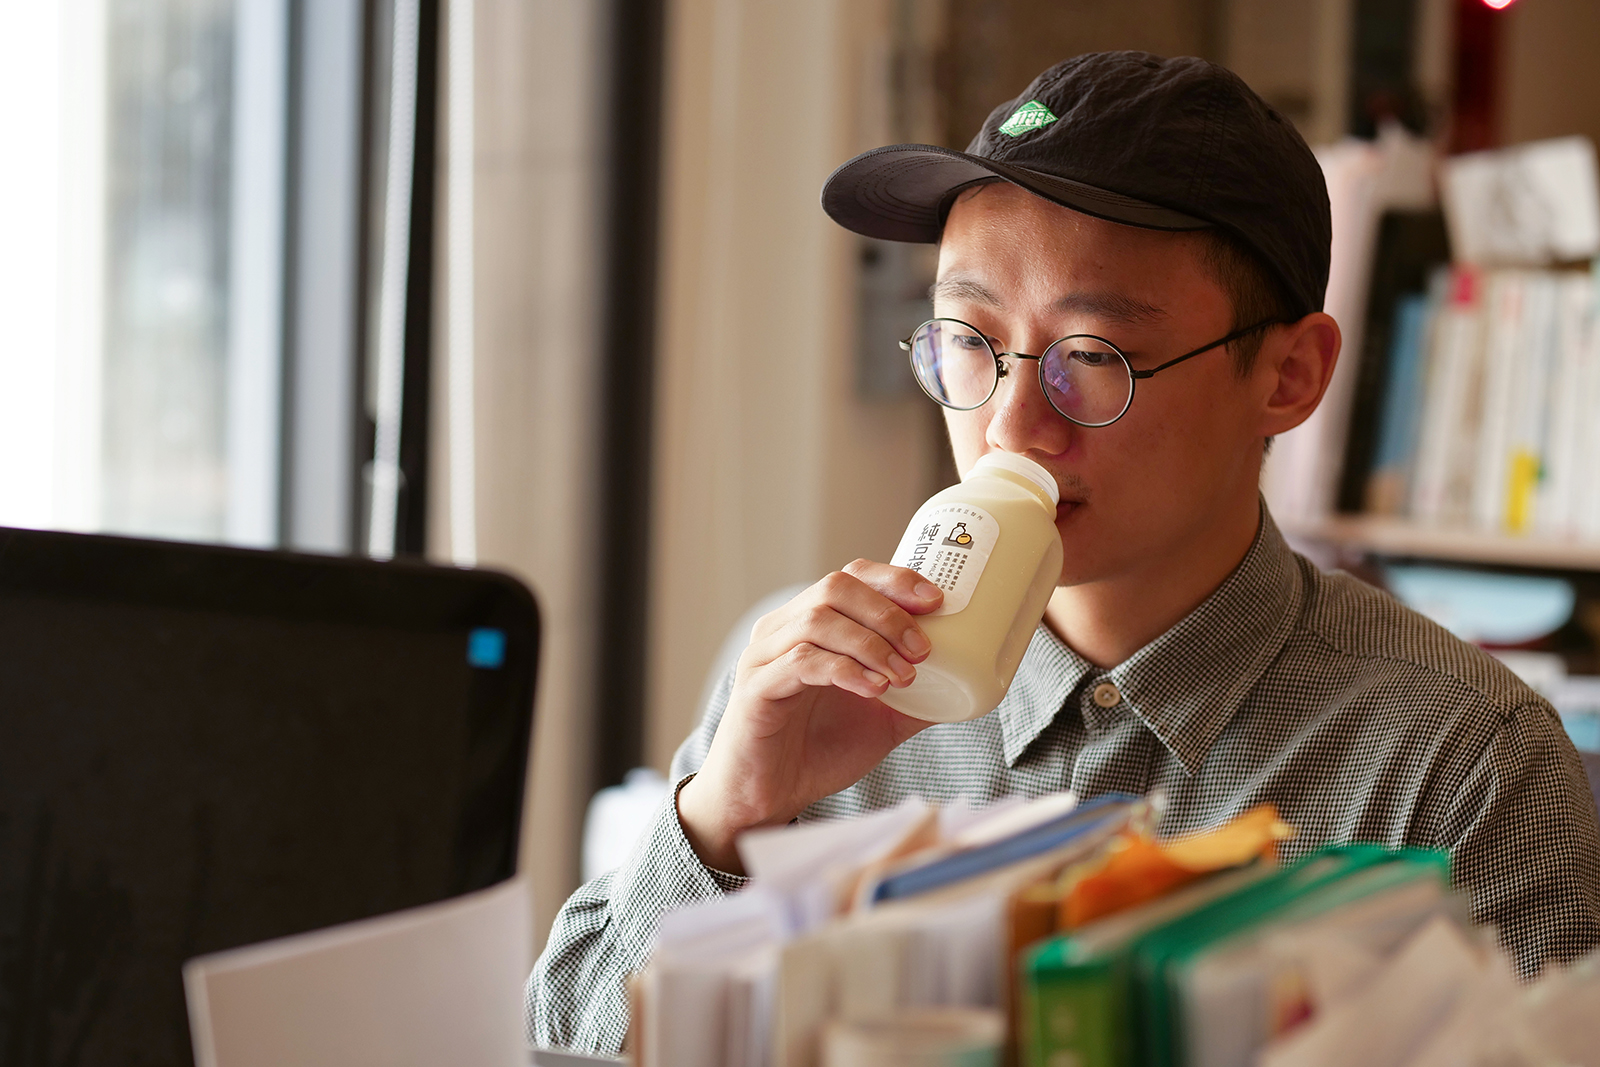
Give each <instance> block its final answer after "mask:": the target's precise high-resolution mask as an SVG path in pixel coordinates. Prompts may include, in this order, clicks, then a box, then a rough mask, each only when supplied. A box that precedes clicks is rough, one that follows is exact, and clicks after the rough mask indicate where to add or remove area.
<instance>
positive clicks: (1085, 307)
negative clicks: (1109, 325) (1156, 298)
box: [1053, 293, 1167, 326]
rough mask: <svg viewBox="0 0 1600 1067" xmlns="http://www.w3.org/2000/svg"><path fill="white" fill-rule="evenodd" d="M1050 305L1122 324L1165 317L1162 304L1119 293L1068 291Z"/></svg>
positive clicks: (1149, 322)
mask: <svg viewBox="0 0 1600 1067" xmlns="http://www.w3.org/2000/svg"><path fill="white" fill-rule="evenodd" d="M1053 309H1054V310H1055V311H1057V312H1060V313H1061V314H1064V315H1092V316H1094V317H1096V318H1101V319H1110V320H1111V321H1112V322H1117V323H1121V324H1123V325H1126V326H1149V325H1152V324H1153V323H1157V322H1161V321H1163V320H1164V319H1166V317H1167V311H1166V309H1165V308H1159V307H1156V306H1155V305H1154V304H1149V303H1146V302H1145V301H1143V300H1138V299H1135V298H1134V297H1131V296H1124V295H1123V294H1122V293H1068V294H1067V295H1066V296H1063V297H1061V298H1060V299H1058V300H1057V301H1056V302H1055V304H1054V305H1053Z"/></svg>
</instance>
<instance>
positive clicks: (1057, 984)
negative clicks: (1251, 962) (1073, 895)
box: [1018, 865, 1280, 1067]
mask: <svg viewBox="0 0 1600 1067" xmlns="http://www.w3.org/2000/svg"><path fill="white" fill-rule="evenodd" d="M1277 873H1280V872H1278V871H1277V870H1275V869H1274V868H1272V867H1266V866H1261V865H1253V866H1250V867H1246V868H1244V869H1242V870H1237V871H1229V872H1226V873H1223V874H1219V875H1216V876H1214V877H1211V878H1207V879H1206V880H1204V881H1202V882H1199V883H1196V884H1194V885H1190V886H1186V887H1184V888H1183V889H1180V890H1178V891H1177V892H1175V893H1172V894H1170V895H1168V896H1165V897H1162V898H1160V899H1159V900H1154V901H1151V902H1150V903H1148V904H1144V905H1141V906H1140V907H1137V908H1134V909H1132V910H1130V911H1126V912H1123V913H1122V914H1120V915H1113V916H1110V917H1109V918H1106V919H1102V920H1100V921H1099V922H1095V923H1091V924H1089V925H1088V926H1085V927H1083V928H1082V929H1080V930H1077V931H1075V932H1074V933H1071V934H1060V935H1057V936H1055V937H1050V938H1046V939H1045V940H1043V941H1041V942H1039V944H1037V945H1035V946H1034V947H1033V948H1032V949H1029V950H1027V951H1025V952H1024V953H1023V954H1022V956H1021V958H1020V959H1019V960H1018V971H1019V975H1018V982H1019V984H1020V986H1021V989H1022V1003H1021V1014H1020V1019H1019V1025H1020V1027H1021V1033H1020V1034H1019V1047H1020V1049H1021V1052H1022V1062H1023V1063H1024V1064H1026V1065H1029V1067H1032V1065H1035V1064H1037V1065H1038V1067H1054V1065H1055V1064H1059V1063H1070V1064H1073V1065H1074V1067H1079V1065H1082V1067H1118V1065H1122V1064H1126V1063H1128V1062H1129V1061H1128V1055H1129V1043H1128V1019H1127V1006H1128V990H1127V979H1128V963H1129V959H1128V953H1127V949H1128V947H1129V946H1130V944H1131V943H1132V941H1133V940H1134V939H1135V938H1137V937H1138V936H1139V935H1140V934H1143V933H1145V932H1146V931H1148V930H1150V929H1152V928H1154V927H1156V926H1159V925H1161V924H1163V923H1167V922H1171V921H1173V920H1174V919H1177V918H1180V917H1182V916H1183V915H1186V914H1188V913H1189V912H1191V911H1193V910H1195V909H1196V908H1199V907H1202V906H1204V905H1206V904H1209V903H1210V902H1212V901H1214V900H1217V899H1220V898H1221V897H1225V896H1228V895H1229V894H1232V893H1236V892H1238V891H1240V890H1241V889H1243V888H1245V887H1246V886H1250V885H1254V884H1255V883H1257V882H1260V881H1262V880H1263V879H1265V878H1268V877H1271V876H1273V875H1275V874H1277Z"/></svg>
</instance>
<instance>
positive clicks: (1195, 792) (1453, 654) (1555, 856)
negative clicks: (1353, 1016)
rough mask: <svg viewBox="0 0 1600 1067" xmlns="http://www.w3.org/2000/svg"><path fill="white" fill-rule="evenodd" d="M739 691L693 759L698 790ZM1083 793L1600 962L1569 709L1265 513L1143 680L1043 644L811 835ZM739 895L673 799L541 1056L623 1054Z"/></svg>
mask: <svg viewBox="0 0 1600 1067" xmlns="http://www.w3.org/2000/svg"><path fill="white" fill-rule="evenodd" d="M1106 683H1110V685H1111V686H1114V687H1115V688H1114V689H1111V688H1107V687H1106ZM731 688H732V677H731V676H730V677H728V678H726V679H724V680H723V682H722V684H721V686H720V687H719V688H718V689H717V690H716V692H715V695H714V696H713V698H712V700H711V702H710V706H709V707H708V708H707V709H706V714H705V719H704V721H703V722H702V723H701V725H700V727H699V729H697V730H696V731H695V733H694V734H693V735H692V736H691V737H690V738H689V739H688V740H687V741H685V742H684V744H683V746H682V747H681V748H680V749H679V750H678V753H677V755H676V756H675V757H674V759H673V763H672V769H673V773H674V775H675V776H676V777H677V778H678V779H679V785H680V787H681V784H682V782H683V781H684V780H687V777H688V776H689V775H691V774H692V773H693V772H694V771H695V769H696V768H697V767H699V766H700V764H701V762H702V761H703V760H704V759H705V755H706V751H707V749H708V747H709V746H710V743H711V738H712V735H713V734H714V733H715V732H716V728H717V723H718V721H719V720H720V719H721V716H722V712H723V709H724V708H725V707H726V704H727V700H728V695H729V692H730V690H731ZM1097 695H1098V699H1096V696H1097ZM1113 698H1114V699H1113ZM1069 788H1070V789H1073V790H1075V791H1076V792H1077V793H1078V795H1079V796H1080V797H1084V798H1088V797H1093V796H1095V795H1096V794H1099V793H1105V792H1110V791H1117V792H1123V793H1138V794H1142V793H1146V792H1149V791H1150V790H1152V789H1156V788H1160V789H1163V790H1165V791H1166V793H1167V796H1168V798H1169V806H1168V808H1167V811H1166V814H1165V816H1164V819H1163V823H1162V826H1161V831H1162V833H1164V834H1177V833H1187V832H1190V831H1195V830H1200V829H1204V828H1207V827H1212V826H1216V825H1217V824H1219V823H1221V822H1223V821H1225V820H1227V819H1229V818H1232V817H1233V816H1235V815H1238V814H1239V813H1241V812H1243V811H1245V810H1246V809H1248V808H1250V807H1252V806H1254V805H1256V804H1260V803H1263V802H1271V803H1273V804H1276V805H1277V806H1278V810H1279V812H1280V813H1281V814H1282V815H1283V817H1284V818H1285V819H1286V820H1287V821H1288V822H1289V823H1291V824H1293V825H1294V826H1295V827H1297V828H1298V831H1299V833H1298V836H1296V837H1295V838H1294V840H1292V841H1290V842H1289V843H1288V844H1287V847H1286V849H1285V859H1286V860H1291V861H1292V860H1294V859H1296V858H1298V857H1300V856H1303V855H1305V854H1306V853H1308V852H1310V851H1312V850H1313V849H1316V848H1318V847H1320V846H1322V845H1327V844H1332V843H1338V842H1350V841H1371V842H1377V843H1380V844H1382V845H1385V846H1387V847H1390V848H1399V847H1401V846H1415V847H1422V848H1436V849H1447V850H1449V852H1450V854H1451V860H1452V862H1451V869H1452V876H1453V878H1454V880H1455V882H1456V884H1457V885H1458V886H1460V887H1461V888H1463V889H1465V890H1466V891H1467V892H1468V893H1469V895H1470V899H1471V902H1472V914H1473V918H1474V919H1475V920H1477V921H1478V922H1481V923H1492V924H1494V925H1495V926H1496V927H1497V928H1498V930H1499V935H1500V938H1501V940H1502V942H1503V943H1504V944H1505V945H1506V947H1507V948H1508V950H1509V951H1510V952H1511V953H1512V954H1513V955H1514V957H1515V959H1516V963H1517V966H1518V968H1519V970H1520V971H1521V973H1522V975H1523V976H1524V977H1525V978H1526V977H1530V976H1532V975H1534V974H1537V973H1538V971H1539V969H1540V968H1541V967H1542V966H1543V965H1544V964H1545V963H1546V962H1547V961H1552V960H1559V961H1566V960H1572V959H1575V958H1576V957H1578V956H1580V955H1582V954H1583V953H1585V952H1587V951H1588V950H1590V949H1591V948H1593V947H1595V945H1596V944H1597V943H1600V836H1597V828H1596V819H1595V805H1594V800H1593V797H1592V794H1591V793H1590V791H1589V785H1588V780H1587V778H1586V777H1585V774H1584V771H1583V768H1582V765H1581V764H1580V762H1579V758H1578V755H1577V753H1576V751H1575V750H1574V749H1573V747H1572V744H1571V742H1570V741H1569V740H1568V739H1567V736H1566V734H1565V732H1564V731H1563V730H1562V727H1561V723H1560V721H1559V720H1558V719H1557V717H1556V714H1555V712H1554V711H1553V710H1552V709H1551V707H1550V705H1549V704H1548V703H1546V702H1545V701H1544V700H1543V699H1542V698H1541V697H1539V696H1538V694H1536V693H1534V692H1533V691H1532V690H1531V689H1529V688H1528V687H1527V686H1526V685H1524V684H1523V683H1522V682H1521V681H1520V680H1518V679H1517V677H1516V676H1515V675H1513V674H1512V673H1511V672H1510V671H1508V670H1506V668H1505V667H1503V666H1502V665H1501V664H1500V663H1499V662H1498V661H1496V660H1495V659H1493V658H1492V657H1490V656H1488V655H1486V654H1484V653H1483V652H1481V651H1480V650H1478V649H1477V648H1474V647H1473V646H1471V645H1468V644H1465V643H1463V642H1462V641H1459V640H1457V639H1456V638H1455V637H1452V636H1451V635H1450V634H1449V633H1447V632H1446V631H1445V630H1443V629H1441V628H1439V627H1438V626H1436V625H1434V624H1433V623H1431V622H1429V621H1428V620H1426V619H1424V618H1422V617H1421V616H1419V615H1417V614H1415V613H1413V612H1411V611H1409V610H1407V609H1406V608H1404V607H1402V606H1401V605H1400V604H1399V603H1397V602H1396V601H1395V600H1393V599H1392V598H1390V597H1389V596H1388V595H1386V594H1384V593H1382V592H1380V591H1378V590H1376V589H1374V588H1372V587H1371V586H1368V585H1365V584H1363V583H1361V582H1360V581H1357V580H1356V579H1354V578H1351V577H1350V576H1348V575H1345V574H1340V573H1334V574H1326V573H1323V572H1321V571H1319V570H1318V569H1317V568H1316V567H1315V566H1314V565H1313V564H1311V563H1310V562H1309V561H1307V560H1306V559H1305V558H1303V557H1301V556H1299V555H1296V554H1295V553H1294V552H1292V551H1291V550H1290V549H1289V547H1288V546H1287V545H1286V544H1285V543H1284V541H1283V538H1282V536H1281V535H1280V534H1279V532H1278V530H1277V528H1276V526H1275V525H1274V524H1273V522H1272V519H1271V517H1270V516H1268V515H1267V514H1266V512H1265V509H1264V508H1263V519H1262V524H1261V530H1260V532H1259V533H1258V534H1257V537H1256V541H1255V543H1254V545H1253V546H1252V547H1251V549H1250V551H1249V553H1248V554H1247V555H1246V556H1245V558H1244V560H1243V561H1242V562H1241V563H1240V565H1239V566H1238V568H1237V569H1236V570H1235V571H1234V573H1233V574H1232V575H1230V576H1229V578H1228V579H1227V580H1226V581H1225V582H1224V583H1223V584H1222V585H1221V587H1219V588H1218V589H1217V590H1216V592H1214V593H1213V594H1212V595H1211V596H1210V597H1208V598H1207V599H1206V600H1205V601H1204V602H1203V603H1202V604H1201V605H1200V606H1199V607H1197V608H1196V609H1195V610H1194V611H1193V612H1191V613H1190V614H1189V615H1188V616H1187V617H1186V618H1185V619H1183V621H1181V622H1180V623H1178V624H1177V625H1176V626H1174V627H1173V628H1172V629H1171V630H1169V631H1167V632H1166V633H1165V634H1163V635H1161V636H1160V637H1158V638H1157V639H1156V640H1154V641H1152V642H1151V643H1150V644H1149V645H1147V646H1145V647H1144V648H1142V649H1140V650H1139V651H1138V652H1136V653H1134V655H1132V656H1131V657H1129V659H1128V660H1127V661H1126V662H1124V663H1122V664H1120V665H1118V666H1116V667H1113V668H1111V669H1110V670H1102V669H1100V668H1097V667H1095V666H1093V665H1091V664H1090V663H1088V662H1086V661H1085V660H1083V659H1082V658H1081V657H1079V656H1078V655H1076V654H1075V653H1074V652H1073V651H1072V650H1071V649H1070V648H1068V647H1067V646H1066V645H1064V644H1062V643H1061V642H1060V641H1059V640H1058V639H1057V638H1056V637H1055V636H1054V635H1052V634H1051V633H1050V631H1049V630H1047V629H1045V628H1044V627H1042V626H1041V627H1040V628H1039V630H1038V631H1037V632H1036V633H1035V634H1034V637H1033V641H1032V644H1031V645H1030V646H1029V648H1028V653H1027V655H1026V656H1025V657H1024V659H1023V661H1022V666H1021V668H1020V669H1019V670H1018V672H1017V676H1016V679H1015V681H1014V682H1013V683H1012V686H1011V691H1010V692H1009V693H1007V694H1006V698H1005V700H1003V701H1002V702H1001V704H1000V706H999V707H998V708H996V709H995V710H994V711H993V712H991V713H989V714H988V715H985V716H983V717H982V718H979V719H976V720H973V721H971V722H963V723H949V724H941V725H936V726H933V727H930V728H928V729H926V730H924V731H923V732H922V733H920V734H917V735H916V736H915V737H913V738H911V739H910V740H908V741H906V742H905V743H904V744H902V745H901V746H900V747H899V748H897V749H895V750H894V751H893V752H892V753H890V755H889V756H888V757H887V758H886V759H885V760H884V761H883V762H882V763H881V764H879V765H878V767H877V768H876V769H875V770H873V771H872V772H871V773H870V774H868V775H867V776H866V777H865V778H863V779H862V780H861V781H860V782H858V783H856V784H855V785H853V786H851V787H850V788H849V789H846V790H844V791H843V792H840V793H837V794H835V795H833V796H830V797H826V798H824V799H822V800H820V801H818V802H817V803H815V804H813V805H811V807H810V808H808V809H807V810H806V812H805V815H804V816H803V818H806V819H821V818H835V817H839V816H848V815H855V814H857V813H859V812H864V811H871V810H874V809H877V808H883V807H886V806H889V805H892V804H895V803H897V802H898V801H900V800H902V799H904V798H905V797H907V796H910V795H913V794H920V795H921V796H923V797H926V798H928V799H930V800H940V801H947V800H953V799H955V798H957V797H961V796H965V797H968V798H972V799H976V800H983V801H988V800H993V799H996V798H998V797H1003V796H1008V795H1012V794H1022V795H1025V796H1038V795H1040V794H1044V793H1051V792H1055V791H1058V790H1062V789H1069ZM743 884H744V880H743V879H741V878H738V877H735V876H733V875H730V874H726V873H724V872H720V871H714V870H710V869H708V868H706V867H705V866H704V865H703V864H701V863H700V861H699V860H698V859H697V858H696V856H695V853H694V851H693V849H692V848H691V847H690V845H689V844H688V842H687V841H686V840H685V838H684V835H683V830H682V828H681V827H680V825H679V823H678V819H677V814H676V808H675V805H674V804H673V803H672V802H671V800H670V799H669V801H668V802H667V803H664V804H663V805H662V807H661V809H660V811H659V813H658V814H657V816H656V819H655V822H654V824H653V826H652V827H651V829H650V830H649V832H648V833H646V834H645V835H644V837H643V838H642V839H641V840H640V842H639V843H638V845H637V846H636V847H635V849H634V851H633V854H632V856H631V857H630V858H629V860H628V861H627V862H626V863H625V864H623V865H622V866H621V867H620V868H618V869H617V870H615V871H612V872H611V873H610V874H606V875H603V876H602V877H600V878H597V879H595V880H594V881H593V882H590V883H589V884H588V885H585V886H583V887H582V888H581V889H579V890H578V891H577V892H576V893H574V894H573V896H572V898H571V899H570V900H568V901H567V904H566V906H565V907H563V908H562V910H561V913H560V915H559V916H558V917H557V919H556V921H555V925H554V928H553V929H552V931H551V935H550V939H549V942H548V944H547V947H546V948H545V951H544V954H543V955H542V956H541V957H540V959H539V962H538V965H537V966H536V967H535V969H534V972H533V975H532V976H531V978H530V979H529V981H528V986H527V1009H526V1020H527V1028H528V1036H529V1039H530V1040H531V1041H532V1042H534V1043H535V1044H538V1045H543V1046H557V1047H571V1048H579V1049H587V1050H594V1051H601V1052H616V1051H617V1050H618V1049H619V1048H621V1046H622V1041H623V1036H624V1034H625V1032H626V1029H627V1024H628V1008H627V1001H626V998H625V996H624V982H625V979H626V977H627V976H628V975H629V974H630V973H632V972H634V971H636V970H638V969H639V968H641V967H642V966H643V965H644V963H645V961H646V959H647V957H648V955H649V952H650V946H651V939H652V936H653V933H654V930H655V926H656V922H657V919H658V918H659V916H660V915H661V914H662V912H664V911H665V910H667V909H669V908H673V907H676V906H679V905H683V904H688V903H690V902H693V901H697V900H702V899H704V898H707V897H711V896H714V895H716V894H718V893H726V892H732V891H734V890H737V889H738V888H739V887H740V886H741V885H743Z"/></svg>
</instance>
